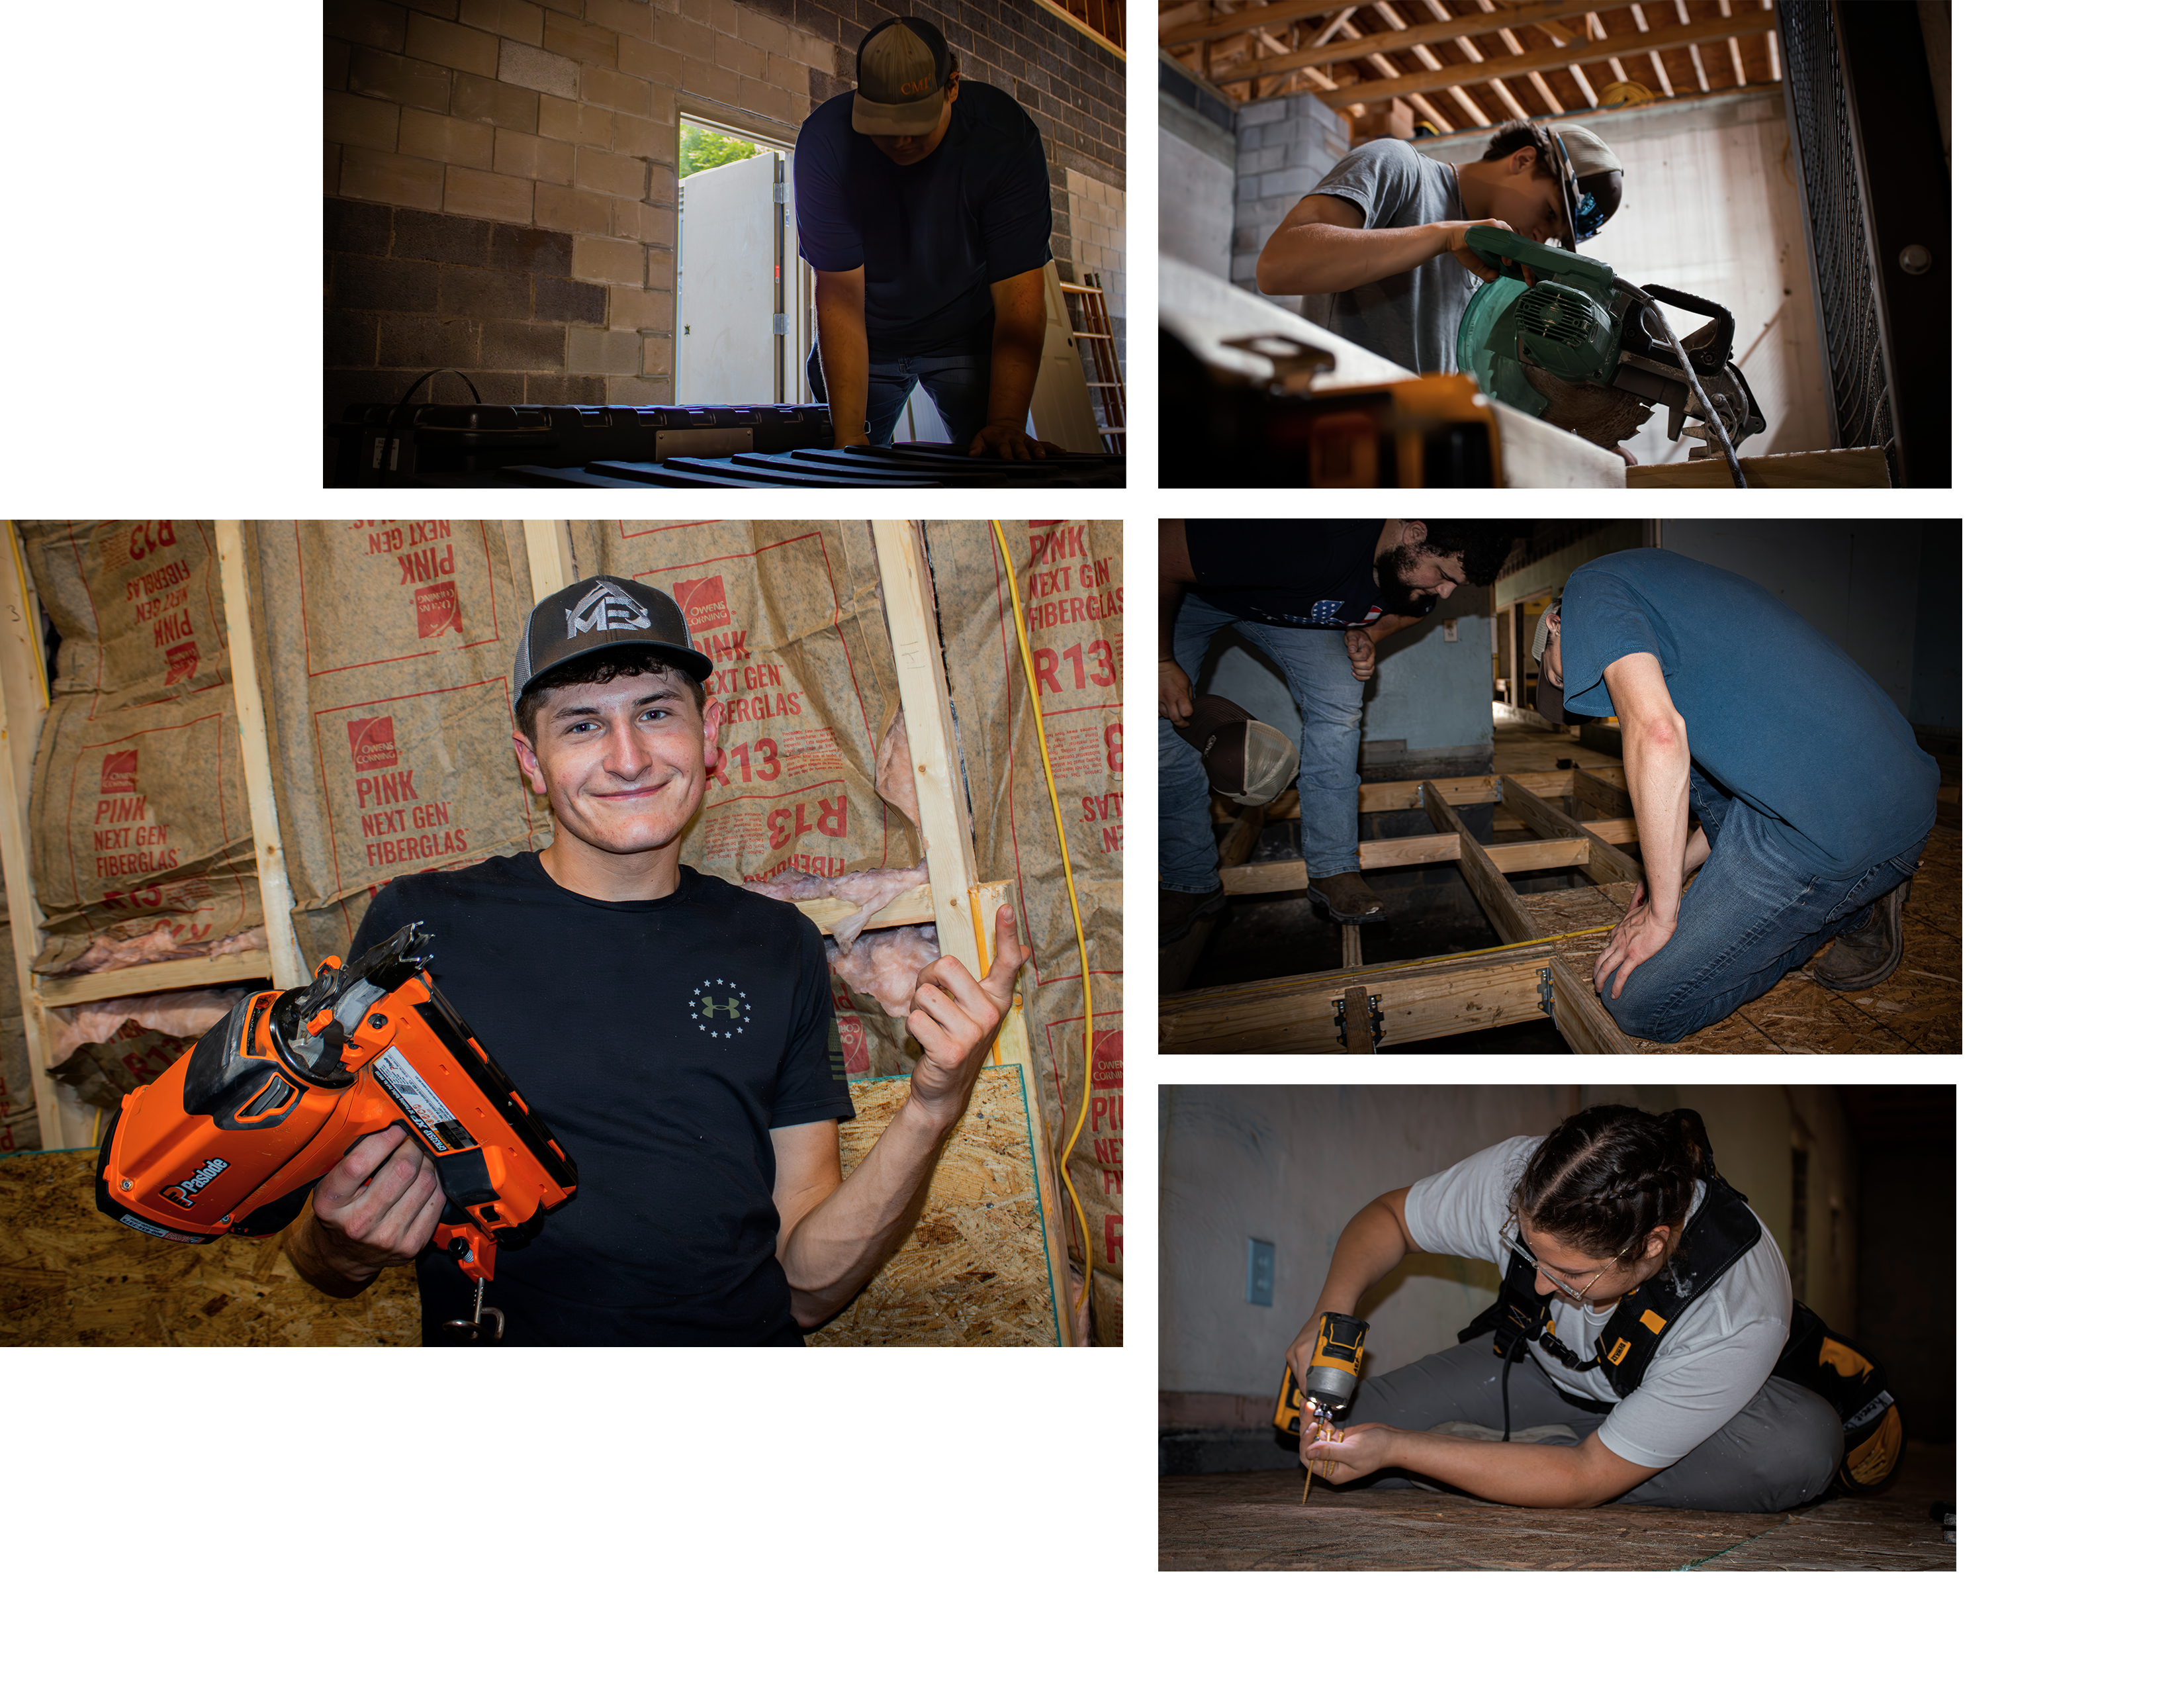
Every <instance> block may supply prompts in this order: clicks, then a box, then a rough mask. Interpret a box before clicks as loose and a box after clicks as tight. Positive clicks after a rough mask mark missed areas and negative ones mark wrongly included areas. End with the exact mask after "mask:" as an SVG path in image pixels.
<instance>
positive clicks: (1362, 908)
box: [1304, 872, 1388, 926]
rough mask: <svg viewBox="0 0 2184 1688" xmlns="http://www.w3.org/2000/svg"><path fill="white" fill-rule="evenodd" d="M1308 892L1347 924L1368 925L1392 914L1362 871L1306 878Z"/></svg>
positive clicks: (1306, 892)
mask: <svg viewBox="0 0 2184 1688" xmlns="http://www.w3.org/2000/svg"><path fill="white" fill-rule="evenodd" d="M1304 894H1305V895H1307V897H1310V898H1311V899H1312V901H1313V902H1315V903H1316V904H1318V905H1319V906H1320V907H1321V908H1323V909H1325V910H1326V911H1328V913H1329V915H1330V916H1333V917H1334V919H1336V920H1338V921H1340V922H1342V924H1343V925H1345V926H1365V925H1368V924H1369V923H1370V922H1373V921H1376V920H1385V919H1386V918H1387V917H1388V916H1386V915H1385V914H1384V913H1382V912H1381V910H1380V900H1379V898H1378V897H1376V896H1374V895H1373V894H1372V893H1371V892H1370V891H1368V890H1367V889H1365V876H1364V875H1363V874H1362V873H1356V872H1351V873H1336V874H1331V875H1329V877H1327V878H1324V879H1307V880H1306V881H1305V893H1304Z"/></svg>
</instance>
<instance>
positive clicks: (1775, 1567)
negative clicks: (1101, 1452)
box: [1160, 1443, 1957, 1571]
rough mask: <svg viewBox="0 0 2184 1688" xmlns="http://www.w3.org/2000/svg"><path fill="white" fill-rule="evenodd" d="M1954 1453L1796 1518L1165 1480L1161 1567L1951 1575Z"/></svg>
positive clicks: (1943, 1450)
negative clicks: (1935, 1508) (1948, 1534)
mask: <svg viewBox="0 0 2184 1688" xmlns="http://www.w3.org/2000/svg"><path fill="white" fill-rule="evenodd" d="M1955 1480H1956V1458H1955V1450H1954V1449H1953V1448H1951V1447H1923V1446H1919V1445H1918V1444H1916V1443H1914V1444H1913V1445H1912V1446H1910V1447H1908V1448H1907V1449H1906V1450H1905V1451H1904V1457H1903V1462H1902V1463H1901V1464H1900V1465H1899V1466H1898V1468H1897V1475H1896V1480H1895V1482H1894V1483H1893V1484H1892V1485H1891V1486H1890V1487H1889V1488H1888V1489H1887V1490H1886V1491H1885V1492H1884V1493H1883V1494H1882V1495H1880V1496H1878V1497H1876V1498H1873V1499H1869V1500H1859V1501H1848V1500H1833V1501H1820V1502H1819V1503H1818V1504H1817V1505H1814V1506H1810V1507H1800V1508H1799V1509H1798V1510H1797V1511H1796V1512H1794V1513H1685V1512H1672V1511H1669V1510H1668V1509H1666V1508H1663V1507H1599V1508H1597V1509H1596V1510H1594V1511H1591V1512H1547V1511H1542V1510H1539V1509H1537V1508H1533V1507H1502V1506H1495V1505H1492V1504H1490V1503H1489V1502H1487V1501H1474V1500H1472V1499H1470V1498H1469V1497H1468V1496H1462V1495H1442V1494H1435V1493H1430V1492H1429V1491H1427V1490H1423V1489H1361V1490H1356V1491H1355V1492H1352V1493H1350V1494H1340V1493H1336V1492H1334V1491H1333V1490H1328V1489H1326V1488H1324V1487H1323V1486H1321V1485H1318V1484H1314V1485H1312V1500H1311V1501H1310V1503H1309V1504H1304V1503H1301V1501H1300V1499H1299V1496H1300V1494H1301V1490H1302V1489H1303V1485H1304V1479H1303V1475H1302V1474H1301V1470H1300V1471H1298V1472H1288V1471H1245V1472H1232V1473H1227V1474H1222V1475H1219V1476H1212V1477H1164V1478H1162V1479H1161V1519H1160V1568H1162V1570H1164V1571H1860V1570H1886V1571H1950V1570H1954V1569H1955V1568H1956V1563H1957V1550H1956V1548H1955V1546H1954V1545H1953V1544H1952V1543H1950V1542H1948V1541H1947V1540H1944V1539H1943V1534H1942V1526H1941V1525H1940V1524H1936V1523H1935V1522H1934V1521H1933V1519H1932V1518H1931V1517H1930V1516H1929V1508H1930V1507H1931V1506H1932V1504H1933V1503H1934V1502H1935V1501H1937V1500H1943V1499H1953V1496H1954V1492H1955Z"/></svg>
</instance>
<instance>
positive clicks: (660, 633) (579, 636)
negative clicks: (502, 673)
mask: <svg viewBox="0 0 2184 1688" xmlns="http://www.w3.org/2000/svg"><path fill="white" fill-rule="evenodd" d="M610 645H611V646H612V647H614V648H615V649H617V650H620V649H652V650H656V651H658V652H660V654H661V655H663V656H666V657H667V658H669V659H670V660H672V661H673V662H675V663H676V664H677V666H680V667H682V668H683V669H685V670H687V671H688V672H689V673H690V674H691V676H692V677H694V678H695V679H696V680H697V682H698V683H699V685H701V686H702V685H704V684H705V679H706V677H707V676H708V675H710V674H711V673H712V671H713V659H712V658H711V657H710V656H707V655H705V653H703V652H702V651H700V650H699V649H698V648H697V647H696V646H695V645H694V644H692V643H690V628H689V625H688V622H686V621H684V620H683V619H682V605H680V604H677V602H676V601H675V600H674V599H672V598H671V597H669V596H668V595H667V594H666V593H664V592H662V591H660V588H657V587H653V586H645V585H643V584H642V583H641V582H637V581H633V580H622V579H621V578H619V577H616V576H614V575H610V574H603V575H593V577H591V578H590V579H588V580H580V581H578V582H577V583H576V584H575V585H574V586H565V587H563V588H561V589H560V591H559V592H551V593H547V595H546V596H545V597H543V598H542V599H539V600H538V607H537V608H536V609H534V610H532V612H531V619H530V620H529V621H526V623H525V624H524V627H523V637H522V638H520V639H518V640H517V641H516V643H515V671H514V672H513V673H511V674H510V676H509V688H508V697H509V701H510V703H511V704H513V703H514V702H515V700H516V699H519V698H521V696H522V695H523V692H524V688H526V687H527V686H535V685H537V684H538V682H540V681H541V680H543V679H544V678H546V677H547V676H548V675H549V674H551V673H552V672H553V671H554V670H555V669H557V668H565V667H567V666H568V665H569V664H571V663H572V662H575V661H577V660H579V659H581V658H583V657H587V656H591V655H594V654H596V653H597V652H599V651H601V650H604V649H607V648H608V647H609V646H610Z"/></svg>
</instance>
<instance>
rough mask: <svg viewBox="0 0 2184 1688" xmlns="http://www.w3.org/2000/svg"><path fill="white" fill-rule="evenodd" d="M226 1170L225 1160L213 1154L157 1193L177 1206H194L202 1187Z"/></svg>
mask: <svg viewBox="0 0 2184 1688" xmlns="http://www.w3.org/2000/svg"><path fill="white" fill-rule="evenodd" d="M226 1170H227V1162H225V1161H223V1160H221V1159H220V1157H219V1156H217V1155H215V1156H213V1158H212V1159H211V1160H209V1161H207V1162H205V1163H204V1165H203V1166H202V1167H198V1169H197V1171H195V1172H193V1173H191V1174H190V1175H189V1176H188V1177H187V1178H184V1179H183V1180H182V1181H181V1183H180V1184H169V1185H168V1186H167V1187H166V1188H165V1189H163V1190H161V1191H160V1192H159V1194H160V1195H164V1196H165V1197H166V1198H167V1200H168V1201H171V1202H173V1203H174V1204H175V1206H177V1207H194V1206H197V1205H198V1204H197V1197H198V1195H199V1194H200V1193H201V1192H202V1191H203V1189H204V1187H205V1186H206V1185H207V1184H210V1183H211V1182H212V1181H213V1180H214V1178H218V1177H219V1176H220V1174H221V1173H224V1172H226Z"/></svg>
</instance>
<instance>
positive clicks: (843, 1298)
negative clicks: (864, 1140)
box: [781, 1097, 961, 1330]
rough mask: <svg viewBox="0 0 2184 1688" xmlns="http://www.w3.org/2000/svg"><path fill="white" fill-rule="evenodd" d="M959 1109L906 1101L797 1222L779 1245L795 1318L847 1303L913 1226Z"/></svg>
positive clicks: (815, 1318)
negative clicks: (941, 1112) (946, 1113)
mask: <svg viewBox="0 0 2184 1688" xmlns="http://www.w3.org/2000/svg"><path fill="white" fill-rule="evenodd" d="M959 1117H961V1115H960V1113H958V1114H957V1115H954V1116H950V1117H947V1118H944V1119H943V1118H939V1117H936V1116H935V1115H933V1114H932V1113H931V1112H929V1111H928V1110H927V1109H926V1108H925V1107H924V1106H923V1105H922V1104H921V1103H920V1102H918V1101H917V1099H916V1098H915V1097H913V1098H912V1099H911V1100H909V1101H907V1102H905V1103H904V1104H903V1107H902V1111H900V1113H898V1114H896V1115H895V1117H894V1121H893V1123H890V1124H889V1127H888V1128H887V1129H886V1130H884V1131H883V1132H882V1133H881V1134H880V1135H879V1140H878V1141H877V1142H876V1143H875V1144H873V1145H872V1150H871V1152H870V1153H868V1154H867V1155H866V1156H865V1158H864V1159H863V1160H862V1161H860V1162H858V1163H857V1168H856V1170H855V1172H853V1173H850V1175H849V1177H847V1178H844V1179H843V1180H842V1182H841V1184H839V1185H838V1187H837V1188H836V1189H834V1190H833V1191H832V1192H831V1193H830V1194H829V1195H827V1199H826V1200H825V1201H822V1202H821V1203H820V1204H819V1205H818V1206H816V1207H814V1208H813V1209H812V1210H811V1212H809V1213H807V1214H805V1216H804V1217H803V1218H802V1219H801V1220H799V1222H798V1223H797V1225H796V1228H795V1229H794V1230H793V1231H792V1232H790V1233H789V1235H788V1240H787V1241H786V1242H785V1243H784V1244H783V1246H782V1250H781V1265H782V1270H783V1272H784V1273H787V1274H788V1290H789V1311H790V1312H792V1313H793V1314H794V1316H795V1319H796V1322H797V1323H799V1325H802V1326H803V1327H804V1328H805V1329H807V1330H808V1329H811V1327H812V1326H814V1325H816V1324H818V1323H821V1322H822V1321H823V1320H825V1319H827V1318H829V1317H830V1316H831V1315H833V1313H834V1312H837V1311H838V1310H839V1309H840V1308H842V1307H843V1306H846V1305H847V1304H848V1303H849V1301H850V1297H852V1296H853V1295H855V1294H856V1293H857V1291H858V1290H861V1289H862V1288H863V1287H864V1286H865V1284H866V1283H868V1282H869V1281H870V1280H871V1279H872V1274H873V1273H875V1272H877V1271H878V1270H879V1268H880V1267H881V1265H882V1264H883V1262H885V1261H886V1259H887V1257H888V1256H889V1255H891V1254H893V1253H894V1251H895V1247H896V1245H898V1244H900V1242H901V1241H902V1240H903V1238H904V1237H905V1236H906V1235H908V1234H909V1232H910V1228H911V1226H912V1225H913V1224H915V1223H917V1215H918V1211H919V1209H920V1208H921V1207H922V1206H923V1205H924V1194H925V1185H926V1180H927V1179H928V1178H929V1177H931V1175H932V1173H933V1166H934V1164H935V1163H936V1162H938V1161H939V1159H940V1151H941V1150H942V1148H943V1147H944V1146H945V1145H946V1144H947V1141H948V1134H949V1131H950V1129H951V1128H953V1127H954V1125H955V1123H956V1119H957V1118H959Z"/></svg>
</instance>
